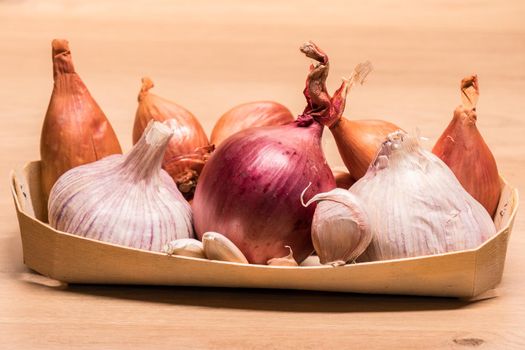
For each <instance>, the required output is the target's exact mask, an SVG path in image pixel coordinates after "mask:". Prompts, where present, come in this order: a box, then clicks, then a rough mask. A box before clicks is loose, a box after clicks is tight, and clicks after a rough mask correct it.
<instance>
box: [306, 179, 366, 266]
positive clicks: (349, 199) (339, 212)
mask: <svg viewBox="0 0 525 350" xmlns="http://www.w3.org/2000/svg"><path fill="white" fill-rule="evenodd" d="M315 202H319V203H317V207H316V208H315V213H314V218H313V221H312V242H313V245H314V248H315V252H316V253H317V255H318V256H319V261H320V262H321V264H328V265H333V266H338V265H344V264H346V263H347V262H349V261H353V260H355V259H356V258H357V257H358V256H359V255H361V254H362V253H363V252H364V251H365V249H366V247H368V245H369V244H370V241H371V240H372V234H371V231H370V227H369V223H368V216H367V214H366V212H365V210H364V209H363V207H362V204H361V202H360V200H359V199H358V198H357V197H356V196H355V195H354V194H352V193H350V191H348V190H345V189H342V188H335V189H333V190H331V191H329V192H325V193H319V194H316V195H315V196H313V197H312V198H311V199H310V200H309V201H308V202H307V203H306V204H304V205H305V206H308V205H310V204H311V203H315Z"/></svg>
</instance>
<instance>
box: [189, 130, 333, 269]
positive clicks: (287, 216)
mask: <svg viewBox="0 0 525 350" xmlns="http://www.w3.org/2000/svg"><path fill="white" fill-rule="evenodd" d="M308 122H310V123H308ZM308 122H307V123H304V122H297V121H296V122H293V123H290V124H286V125H281V126H270V127H257V128H252V129H247V130H244V131H241V132H239V133H236V134H234V135H232V136H231V137H229V138H228V139H227V140H225V141H224V142H223V143H222V144H221V145H220V146H219V147H218V149H217V150H216V151H215V153H213V155H212V156H211V158H210V159H209V160H208V163H207V164H206V166H205V167H204V170H203V172H202V173H201V176H200V179H199V183H198V185H197V189H196V191H195V197H194V199H193V205H192V206H193V215H194V224H195V230H196V233H197V236H198V237H199V239H201V238H202V235H203V234H204V233H205V232H208V231H215V232H219V233H222V234H223V235H225V236H226V237H228V238H229V239H230V240H232V241H233V243H235V244H236V245H237V247H239V249H240V250H241V251H242V252H243V253H244V254H245V256H246V258H247V259H248V261H249V262H250V263H254V264H266V262H267V261H268V260H269V259H271V258H276V257H282V256H285V255H287V254H288V250H287V249H286V248H285V246H286V245H289V246H291V248H292V250H293V253H294V258H295V259H296V260H297V261H298V262H301V261H303V260H304V259H306V258H307V257H308V256H309V255H310V254H311V253H312V251H313V246H312V240H311V224H312V218H313V214H314V211H315V206H310V207H308V208H304V207H303V206H302V204H301V200H300V198H301V193H302V192H303V190H304V189H305V188H306V187H307V186H308V184H309V183H311V186H310V188H309V189H308V190H307V191H306V193H305V196H304V197H305V199H309V198H311V197H312V196H314V195H315V194H317V193H320V192H326V191H329V190H331V189H333V188H335V187H336V184H335V179H334V176H333V175H332V172H331V170H330V168H329V166H328V164H327V162H326V159H325V157H324V154H323V151H322V148H321V135H322V132H323V127H322V125H321V124H319V123H317V122H316V121H313V120H310V121H308Z"/></svg>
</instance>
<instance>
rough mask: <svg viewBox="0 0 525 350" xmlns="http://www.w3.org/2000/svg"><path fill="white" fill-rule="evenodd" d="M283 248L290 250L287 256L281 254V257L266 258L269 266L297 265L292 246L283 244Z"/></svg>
mask: <svg viewBox="0 0 525 350" xmlns="http://www.w3.org/2000/svg"><path fill="white" fill-rule="evenodd" d="M284 247H285V248H288V250H289V251H290V252H289V254H288V255H287V256H283V257H282V258H273V259H270V260H268V262H267V264H268V265H270V266H299V265H298V264H297V261H295V259H294V258H293V251H292V247H290V246H289V245H286V246H284Z"/></svg>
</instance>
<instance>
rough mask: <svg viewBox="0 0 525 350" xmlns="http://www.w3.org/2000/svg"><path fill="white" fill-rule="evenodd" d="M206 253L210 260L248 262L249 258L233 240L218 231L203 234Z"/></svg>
mask: <svg viewBox="0 0 525 350" xmlns="http://www.w3.org/2000/svg"><path fill="white" fill-rule="evenodd" d="M202 245H203V248H204V254H205V255H206V257H207V258H208V259H210V260H220V261H229V262H236V263H241V264H248V260H247V259H246V257H245V256H244V254H243V253H242V252H241V250H240V249H239V248H237V246H236V245H235V244H233V242H232V241H230V240H229V239H228V238H226V237H225V236H223V235H221V234H220V233H217V232H206V233H205V234H204V235H203V236H202Z"/></svg>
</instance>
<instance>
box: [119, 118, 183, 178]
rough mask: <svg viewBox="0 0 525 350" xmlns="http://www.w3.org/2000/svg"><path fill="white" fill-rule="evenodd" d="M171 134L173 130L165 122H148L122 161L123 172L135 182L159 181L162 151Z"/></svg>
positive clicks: (164, 149)
mask: <svg viewBox="0 0 525 350" xmlns="http://www.w3.org/2000/svg"><path fill="white" fill-rule="evenodd" d="M172 136H173V131H172V130H171V129H170V128H169V127H167V126H166V125H165V124H163V123H159V122H150V123H149V124H148V126H147V128H146V130H144V134H142V137H141V138H140V140H139V141H138V142H137V144H136V145H135V146H134V147H133V148H132V149H131V151H130V152H129V153H128V154H127V155H126V159H125V160H124V162H123V163H122V169H123V170H124V172H125V174H126V175H127V176H130V177H131V179H132V180H133V181H135V182H139V181H160V170H161V166H162V160H163V159H164V152H165V151H166V147H167V146H168V143H169V141H170V139H171V137H172Z"/></svg>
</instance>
